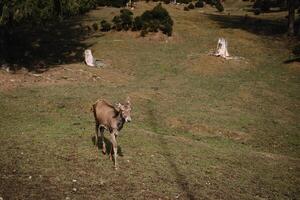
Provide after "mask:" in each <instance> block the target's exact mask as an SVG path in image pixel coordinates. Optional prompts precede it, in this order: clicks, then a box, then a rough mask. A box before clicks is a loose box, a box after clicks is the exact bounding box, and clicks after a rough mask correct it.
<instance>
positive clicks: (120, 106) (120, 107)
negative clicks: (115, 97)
mask: <svg viewBox="0 0 300 200" xmlns="http://www.w3.org/2000/svg"><path fill="white" fill-rule="evenodd" d="M117 108H118V109H119V110H125V107H124V105H122V104H120V103H117Z"/></svg>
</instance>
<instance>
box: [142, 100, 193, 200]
mask: <svg viewBox="0 0 300 200" xmlns="http://www.w3.org/2000/svg"><path fill="white" fill-rule="evenodd" d="M148 105H149V107H150V109H149V110H148V114H149V117H150V118H149V122H150V125H151V127H152V129H153V131H154V132H155V133H158V132H159V130H158V127H159V124H160V122H159V121H158V118H157V113H158V112H157V111H156V108H155V105H154V104H153V103H152V102H151V101H150V100H149V102H148ZM159 142H160V146H161V149H162V151H163V155H164V156H165V158H166V160H167V162H168V164H169V166H170V170H172V174H173V175H174V176H175V179H176V183H177V185H178V186H179V187H180V189H181V190H182V192H184V193H185V195H186V197H187V199H189V200H194V199H197V198H196V196H195V194H194V192H193V191H192V189H191V188H190V185H189V182H188V180H187V178H186V176H185V175H184V174H183V173H181V172H180V170H179V169H178V166H177V164H176V160H174V158H173V157H171V156H170V155H171V151H170V149H169V148H168V144H167V141H166V140H165V139H164V138H160V139H159Z"/></svg>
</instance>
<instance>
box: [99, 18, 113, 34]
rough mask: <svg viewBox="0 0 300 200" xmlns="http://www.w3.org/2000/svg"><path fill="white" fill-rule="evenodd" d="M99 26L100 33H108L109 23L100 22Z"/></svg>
mask: <svg viewBox="0 0 300 200" xmlns="http://www.w3.org/2000/svg"><path fill="white" fill-rule="evenodd" d="M100 24H101V31H103V32H108V31H110V29H111V24H110V23H109V22H107V21H106V20H102V21H101V22H100Z"/></svg>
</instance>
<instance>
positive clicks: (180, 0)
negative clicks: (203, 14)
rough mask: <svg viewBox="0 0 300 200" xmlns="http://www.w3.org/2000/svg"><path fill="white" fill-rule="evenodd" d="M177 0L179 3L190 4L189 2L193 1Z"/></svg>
mask: <svg viewBox="0 0 300 200" xmlns="http://www.w3.org/2000/svg"><path fill="white" fill-rule="evenodd" d="M176 2H177V3H183V4H188V3H191V2H192V0H177V1H176Z"/></svg>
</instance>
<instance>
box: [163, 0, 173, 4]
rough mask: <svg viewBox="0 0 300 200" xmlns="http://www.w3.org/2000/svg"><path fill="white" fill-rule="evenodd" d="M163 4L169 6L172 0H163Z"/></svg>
mask: <svg viewBox="0 0 300 200" xmlns="http://www.w3.org/2000/svg"><path fill="white" fill-rule="evenodd" d="M163 2H164V3H165V4H169V3H171V0H163Z"/></svg>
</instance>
